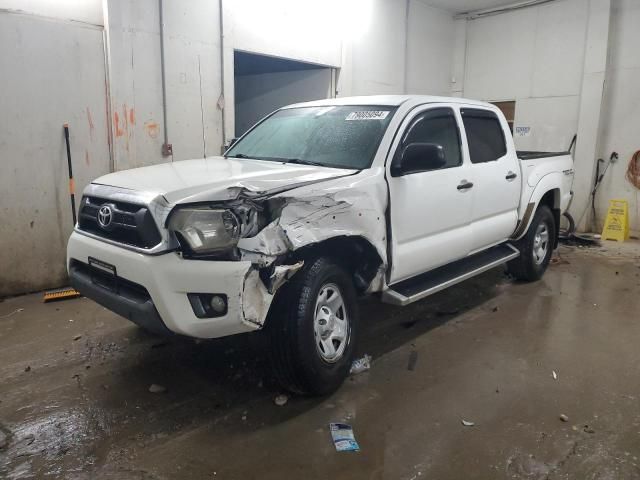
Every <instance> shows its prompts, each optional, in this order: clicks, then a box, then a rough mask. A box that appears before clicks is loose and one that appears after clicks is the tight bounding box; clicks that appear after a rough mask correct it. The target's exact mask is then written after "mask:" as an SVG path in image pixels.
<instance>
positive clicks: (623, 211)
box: [602, 200, 629, 242]
mask: <svg viewBox="0 0 640 480" xmlns="http://www.w3.org/2000/svg"><path fill="white" fill-rule="evenodd" d="M602 238H603V239H604V240H616V241H618V242H624V241H625V240H628V239H629V204H628V203H627V201H626V200H609V211H608V212H607V219H606V220H605V222H604V230H602Z"/></svg>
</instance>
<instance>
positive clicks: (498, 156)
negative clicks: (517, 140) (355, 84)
mask: <svg viewBox="0 0 640 480" xmlns="http://www.w3.org/2000/svg"><path fill="white" fill-rule="evenodd" d="M572 181H573V161H572V158H571V155H570V154H569V153H568V152H560V153H537V152H516V150H515V148H514V144H513V140H512V138H511V134H510V132H509V126H508V124H507V122H506V120H505V118H504V117H503V115H502V114H501V112H500V111H499V110H498V109H497V108H496V107H495V106H493V105H491V104H488V103H482V102H477V101H472V100H465V99H460V98H443V97H428V96H413V95H412V96H371V97H352V98H339V99H332V100H323V101H318V102H311V103H304V104H298V105H291V106H288V107H285V108H282V109H280V110H277V111H276V112H274V113H272V114H271V115H269V116H268V117H266V118H265V119H263V120H262V121H261V122H259V123H258V124H257V125H255V126H254V127H253V128H252V129H251V130H249V131H248V132H247V133H246V134H244V135H243V136H242V137H241V138H240V139H238V140H237V141H236V142H235V143H233V145H232V146H231V147H230V148H229V149H228V150H227V151H226V152H225V154H224V156H222V157H211V158H204V159H198V160H186V161H176V162H173V163H166V164H162V165H155V166H150V167H144V168H137V169H133V170H127V171H121V172H116V173H111V174H108V175H105V176H103V177H101V178H99V179H97V180H95V181H94V182H93V183H91V184H90V185H89V186H88V187H87V188H86V189H85V191H84V196H83V198H82V202H81V204H80V207H79V210H80V211H79V221H78V224H77V226H76V228H75V231H74V232H73V234H72V235H71V237H70V239H69V244H68V252H67V253H68V255H67V256H68V259H67V266H68V272H69V276H70V278H71V282H72V285H73V286H74V287H75V288H76V289H77V290H78V291H80V292H81V293H83V294H84V295H86V296H87V297H89V298H92V299H94V300H95V301H96V302H98V303H100V304H102V305H104V306H105V307H107V308H109V309H111V310H113V311H114V312H116V313H118V314H120V315H122V316H123V317H126V318H128V319H129V320H131V321H133V322H135V323H137V324H138V325H140V326H142V327H143V328H145V329H148V330H151V331H154V332H159V333H175V334H180V335H187V336H191V337H199V338H214V337H222V336H226V335H232V334H238V333H243V332H251V331H254V330H260V329H265V330H266V331H267V333H268V336H269V338H270V340H271V346H270V354H271V357H272V363H273V365H274V372H275V375H276V377H277V378H278V380H279V381H280V382H281V384H282V385H283V386H284V387H285V388H287V389H290V390H291V391H295V392H300V393H306V394H325V393H328V392H331V391H333V390H335V389H336V388H338V387H339V386H340V384H341V383H342V381H343V380H344V378H345V377H346V375H347V374H348V372H349V368H350V365H351V362H352V359H353V358H352V357H353V353H354V345H355V342H356V339H357V336H358V328H359V326H358V323H359V319H358V310H357V302H356V299H357V297H358V296H359V295H364V294H376V295H378V296H379V297H380V299H381V300H382V301H383V302H388V303H392V304H395V305H406V304H409V303H411V302H414V301H416V300H420V299H422V298H424V297H426V296H428V295H430V294H432V293H435V292H437V291H440V290H442V289H444V288H446V287H448V286H450V285H453V284H455V283H458V282H460V281H462V280H464V279H467V278H470V277H472V276H474V275H477V274H479V273H481V272H484V271H486V270H488V269H490V268H493V267H496V266H498V265H501V264H505V263H506V264H507V266H508V269H509V271H510V272H511V273H512V274H513V275H514V276H515V277H516V278H517V279H521V280H528V281H532V280H537V279H539V278H540V276H541V275H542V274H543V273H544V271H545V269H546V268H547V265H548V263H549V260H550V257H551V254H552V250H553V249H554V248H555V246H556V245H557V238H558V224H559V219H560V215H561V213H562V212H564V211H565V210H566V208H567V206H568V204H569V201H570V199H571V195H572V193H571V186H572Z"/></svg>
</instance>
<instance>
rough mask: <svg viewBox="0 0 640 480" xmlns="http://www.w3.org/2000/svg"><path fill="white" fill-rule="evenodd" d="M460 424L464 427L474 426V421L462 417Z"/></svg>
mask: <svg viewBox="0 0 640 480" xmlns="http://www.w3.org/2000/svg"><path fill="white" fill-rule="evenodd" d="M462 425H464V426H465V427H473V426H475V423H474V422H470V421H468V420H464V419H462Z"/></svg>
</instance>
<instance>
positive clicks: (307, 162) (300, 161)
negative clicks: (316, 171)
mask: <svg viewBox="0 0 640 480" xmlns="http://www.w3.org/2000/svg"><path fill="white" fill-rule="evenodd" d="M280 160H282V161H283V162H284V163H297V164H299V165H313V166H314V167H326V165H323V164H322V163H318V162H314V161H311V160H303V159H302V158H282V159H280Z"/></svg>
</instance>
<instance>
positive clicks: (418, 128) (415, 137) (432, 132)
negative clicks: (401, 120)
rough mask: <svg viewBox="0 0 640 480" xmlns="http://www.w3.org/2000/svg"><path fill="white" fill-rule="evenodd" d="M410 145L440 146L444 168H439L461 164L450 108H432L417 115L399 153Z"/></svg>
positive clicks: (456, 130)
mask: <svg viewBox="0 0 640 480" xmlns="http://www.w3.org/2000/svg"><path fill="white" fill-rule="evenodd" d="M411 143H433V144H436V145H440V146H441V147H442V149H443V150H444V158H445V163H444V166H442V167H441V168H451V167H457V166H459V165H461V164H462V154H461V152H460V133H459V131H458V124H457V122H456V117H455V116H454V113H453V110H452V109H450V108H434V109H431V110H428V111H426V112H425V113H423V114H421V115H419V116H418V117H417V118H416V119H415V120H414V121H413V123H411V125H410V126H409V128H407V131H406V132H405V134H404V137H403V139H402V143H401V148H400V149H399V151H402V149H403V148H404V147H406V146H407V145H409V144H411Z"/></svg>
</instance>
